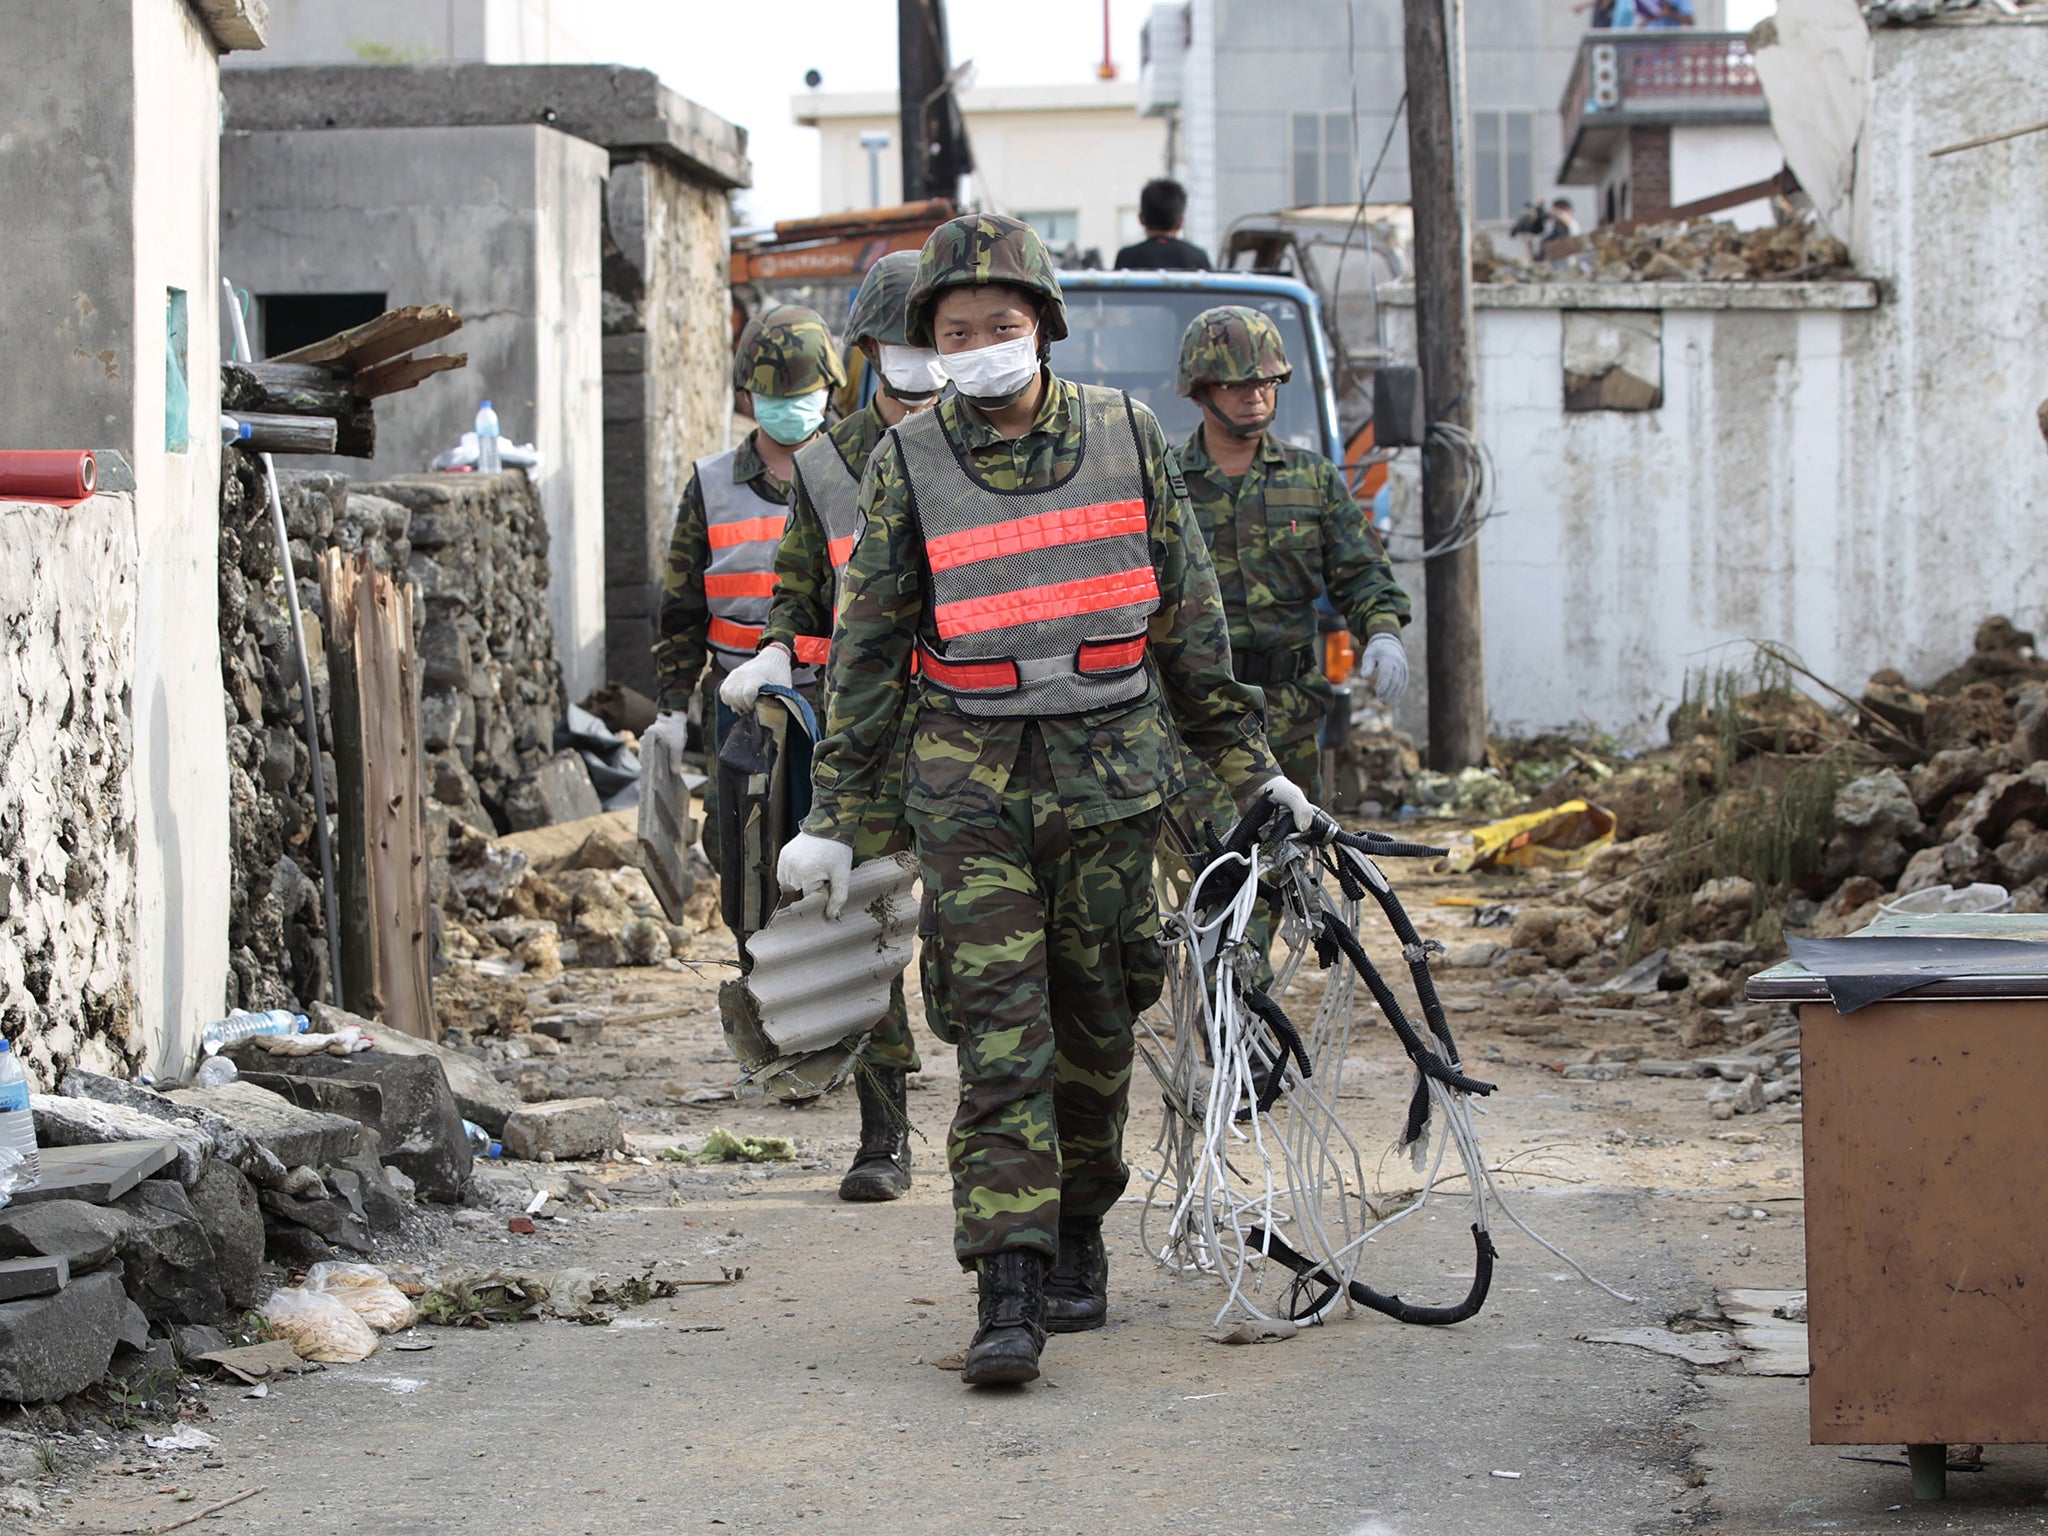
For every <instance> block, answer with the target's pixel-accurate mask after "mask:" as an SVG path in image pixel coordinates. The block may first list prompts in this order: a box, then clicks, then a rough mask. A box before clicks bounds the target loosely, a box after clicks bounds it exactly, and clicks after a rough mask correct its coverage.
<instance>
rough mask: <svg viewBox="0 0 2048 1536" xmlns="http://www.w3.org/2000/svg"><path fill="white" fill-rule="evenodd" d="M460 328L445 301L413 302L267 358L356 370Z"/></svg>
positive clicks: (459, 321)
mask: <svg viewBox="0 0 2048 1536" xmlns="http://www.w3.org/2000/svg"><path fill="white" fill-rule="evenodd" d="M461 328H462V316H460V315H458V314H457V313H456V312H455V311H454V310H452V309H450V308H449V307H448V306H447V305H446V304H414V305H410V306H408V307H407V308H404V309H388V310H386V311H385V312H384V313H383V314H381V315H379V316H378V317H377V318H376V319H374V320H365V321H364V322H363V323H362V324H361V325H357V326H351V327H350V328H349V329H348V330H345V331H343V332H341V333H340V334H339V335H337V336H329V337H326V338H325V339H324V340H321V341H315V342H309V343H308V344H307V345H305V346H303V347H300V348H298V349H297V350H296V351H293V352H281V353H279V354H278V355H277V356H276V357H273V358H271V359H270V361H271V362H273V363H336V364H339V365H340V366H342V367H344V368H346V369H348V371H349V372H351V373H357V372H360V371H361V370H363V369H365V368H368V367H369V366H371V365H372V364H373V363H381V362H384V361H385V360H386V359H388V358H393V357H397V356H399V355H400V354H402V353H406V352H410V351H411V350H412V349H413V348H414V347H420V346H425V345H426V344H427V343H428V342H430V341H439V340H440V339H441V338H442V337H443V336H446V335H448V334H449V333H450V332H452V331H458V330H460V329H461Z"/></svg>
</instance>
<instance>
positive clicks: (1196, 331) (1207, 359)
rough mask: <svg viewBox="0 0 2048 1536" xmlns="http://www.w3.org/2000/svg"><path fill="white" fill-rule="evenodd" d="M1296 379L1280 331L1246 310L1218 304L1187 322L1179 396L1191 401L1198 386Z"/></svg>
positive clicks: (1177, 385)
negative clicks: (1187, 396) (1189, 397)
mask: <svg viewBox="0 0 2048 1536" xmlns="http://www.w3.org/2000/svg"><path fill="white" fill-rule="evenodd" d="M1293 377H1294V368H1293V365H1291V364H1290V363H1289V362H1288V361H1287V349H1286V348H1285V347H1283V346H1282V345H1281V344H1280V328H1279V327H1278V326H1276V325H1274V324H1273V321H1272V319H1271V318H1270V317H1269V316H1267V315H1264V314H1261V313H1260V312H1259V311H1258V310H1256V309H1251V308H1248V307H1246V306H1245V305H1243V304H1219V305H1218V306H1217V307H1216V308H1214V309H1205V310H1203V311H1202V312H1201V313H1200V314H1199V315H1197V316H1195V318H1194V319H1193V320H1191V321H1189V322H1188V328H1187V333H1186V334H1185V335H1183V336H1182V337H1181V339H1180V372H1179V374H1178V375H1177V376H1176V377H1175V379H1174V382H1173V389H1174V393H1175V394H1179V395H1192V394H1193V393H1194V392H1195V386H1196V385H1197V384H1243V383H1246V382H1248V381H1249V380H1252V379H1278V380H1279V381H1280V382H1281V383H1282V384H1285V383H1286V382H1287V381H1288V380H1289V379H1291V378H1293Z"/></svg>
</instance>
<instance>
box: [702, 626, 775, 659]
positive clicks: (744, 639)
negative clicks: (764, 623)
mask: <svg viewBox="0 0 2048 1536" xmlns="http://www.w3.org/2000/svg"><path fill="white" fill-rule="evenodd" d="M704 638H705V639H707V640H709V641H710V642H711V643H712V644H713V645H715V646H717V647H718V648H719V649H720V650H725V651H751V650H752V649H753V648H754V647H755V646H757V645H759V644H760V643H761V629H760V626H759V625H756V624H735V623H733V621H732V620H731V619H713V620H712V621H711V627H710V628H709V629H707V630H705V632H704Z"/></svg>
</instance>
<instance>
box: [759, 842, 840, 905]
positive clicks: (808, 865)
mask: <svg viewBox="0 0 2048 1536" xmlns="http://www.w3.org/2000/svg"><path fill="white" fill-rule="evenodd" d="M775 877H776V878H777V879H778V880H780V881H781V882H782V888H783V889H784V890H785V891H795V892H797V893H798V894H799V895H808V894H809V893H810V892H812V891H818V890H822V891H824V892H825V915H826V916H827V917H837V916H838V915H839V911H840V908H842V907H844V906H845V905H846V886H847V882H848V881H850V880H851V879H852V878H853V850H852V849H851V848H849V847H847V846H846V844H844V843H841V842H835V841H834V840H833V839H831V838H829V837H813V836H812V835H811V834H810V833H808V832H799V833H797V835H796V836H795V837H793V838H791V839H790V840H789V841H788V843H786V844H785V845H784V846H783V849H782V857H781V858H780V859H779V860H778V861H777V862H776V865H775Z"/></svg>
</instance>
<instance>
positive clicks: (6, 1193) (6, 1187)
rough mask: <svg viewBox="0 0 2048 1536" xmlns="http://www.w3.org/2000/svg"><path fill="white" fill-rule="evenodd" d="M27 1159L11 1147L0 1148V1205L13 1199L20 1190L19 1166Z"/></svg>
mask: <svg viewBox="0 0 2048 1536" xmlns="http://www.w3.org/2000/svg"><path fill="white" fill-rule="evenodd" d="M27 1161H28V1159H27V1158H25V1157H23V1156H22V1155H21V1154H20V1153H19V1152H17V1151H15V1150H14V1148H12V1147H0V1205H5V1204H7V1202H8V1201H10V1200H12V1199H13V1198H14V1192H15V1191H16V1190H17V1189H19V1188H21V1165H22V1164H23V1163H25V1162H27Z"/></svg>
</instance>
